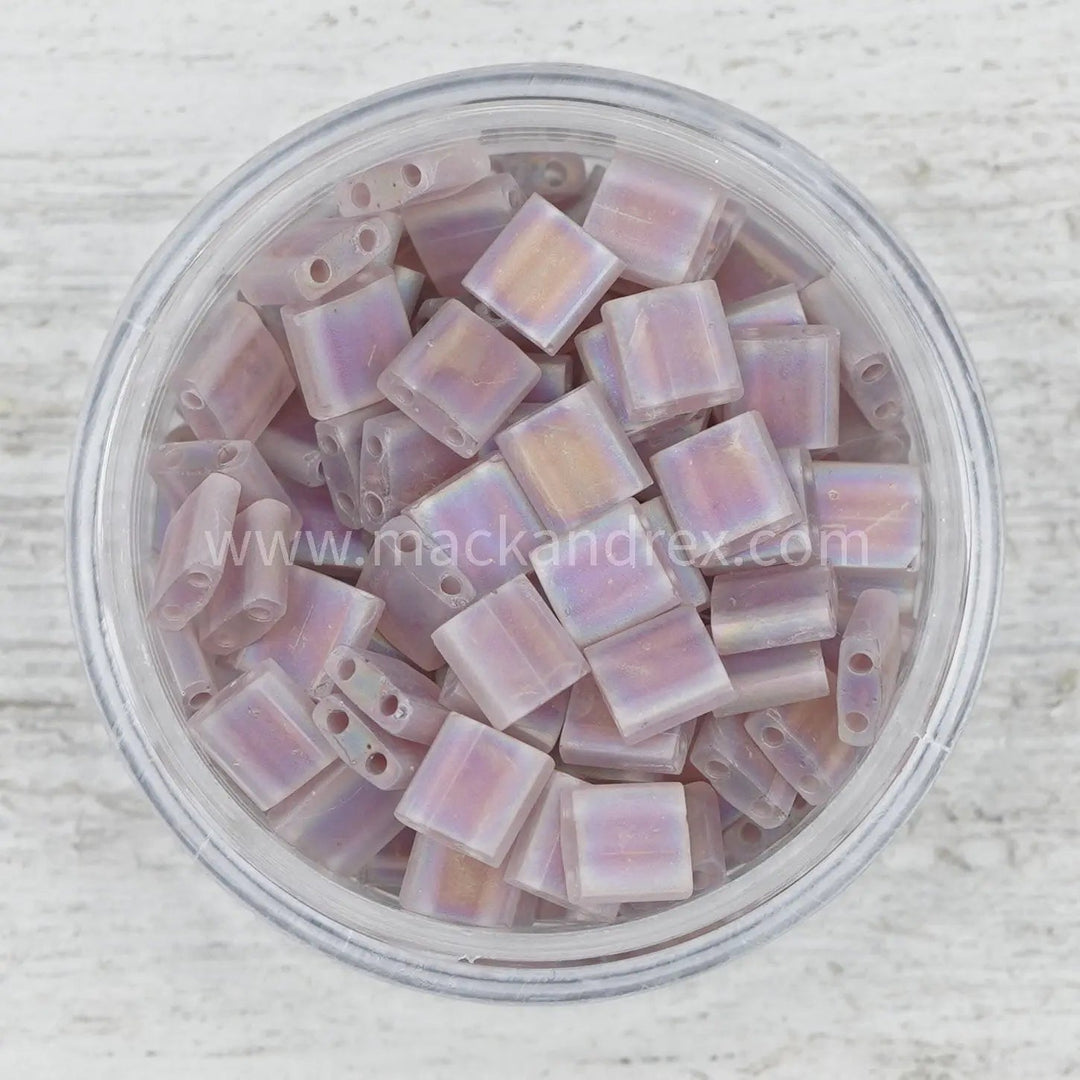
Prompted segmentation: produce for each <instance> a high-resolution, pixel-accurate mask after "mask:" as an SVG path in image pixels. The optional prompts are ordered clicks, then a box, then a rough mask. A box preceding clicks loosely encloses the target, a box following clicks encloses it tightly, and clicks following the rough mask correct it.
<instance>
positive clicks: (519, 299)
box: [462, 195, 623, 355]
mask: <svg viewBox="0 0 1080 1080" xmlns="http://www.w3.org/2000/svg"><path fill="white" fill-rule="evenodd" d="M622 269H623V264H622V262H621V261H620V260H619V259H618V258H616V257H615V256H614V255H613V254H612V253H611V252H610V251H608V250H607V249H606V248H605V247H603V246H602V245H601V244H599V243H597V241H596V240H594V239H593V238H592V237H591V236H589V235H588V234H587V233H586V232H584V231H583V229H582V228H581V226H580V225H578V224H576V223H575V222H573V221H571V220H570V218H568V217H567V216H566V215H565V214H563V213H562V212H561V211H559V210H557V209H556V208H555V207H554V206H552V205H551V203H549V202H546V201H545V200H544V199H542V198H541V197H540V196H539V195H533V196H531V197H530V198H529V199H528V200H526V202H525V205H524V206H522V208H521V209H520V210H519V211H518V212H517V213H516V214H515V215H514V217H513V218H512V219H511V221H510V223H509V224H508V225H507V226H506V227H505V228H504V229H503V230H502V232H501V233H499V235H498V236H497V237H496V239H495V240H494V242H493V243H492V244H491V246H490V247H489V248H488V249H487V250H486V251H485V252H484V253H483V255H481V256H480V258H479V259H478V260H477V261H476V263H475V265H474V266H473V268H472V269H471V270H470V271H469V272H468V273H467V274H466V275H465V279H464V281H463V283H462V284H463V285H464V286H465V288H466V289H467V290H468V291H469V292H470V293H472V294H473V296H475V297H476V298H477V299H478V300H480V301H482V302H483V303H484V304H486V305H487V306H488V307H489V308H490V309H491V310H492V311H495V312H497V313H498V314H499V315H501V316H502V317H503V318H504V319H506V320H507V321H508V322H509V323H510V325H511V326H513V327H514V328H515V329H516V330H518V331H519V332H520V333H522V334H524V335H525V337H527V338H528V339H529V340H530V341H532V342H534V343H535V344H536V345H538V346H539V347H540V348H541V349H543V351H544V352H546V353H547V354H548V355H553V354H555V353H557V352H558V351H559V349H560V348H561V347H562V345H563V344H564V343H565V342H566V341H567V340H568V339H569V338H570V335H571V334H573V332H574V331H575V330H576V329H577V327H578V326H579V325H580V323H581V321H582V320H583V319H584V318H585V316H586V315H587V314H588V313H589V311H590V309H592V308H593V307H594V306H595V305H596V303H597V302H598V301H599V300H600V298H601V297H602V296H603V295H604V293H605V292H607V290H608V287H609V286H610V285H611V284H612V282H614V281H615V279H616V278H617V277H618V276H619V274H620V272H621V271H622Z"/></svg>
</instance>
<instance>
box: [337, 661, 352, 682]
mask: <svg viewBox="0 0 1080 1080" xmlns="http://www.w3.org/2000/svg"><path fill="white" fill-rule="evenodd" d="M337 673H338V678H339V679H340V680H341V681H342V682H348V681H349V680H350V679H351V678H352V677H353V676H354V675H355V674H356V663H355V662H354V661H353V660H350V659H349V658H348V657H346V658H345V659H344V660H339V661H338V666H337Z"/></svg>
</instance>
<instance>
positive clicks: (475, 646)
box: [432, 575, 588, 729]
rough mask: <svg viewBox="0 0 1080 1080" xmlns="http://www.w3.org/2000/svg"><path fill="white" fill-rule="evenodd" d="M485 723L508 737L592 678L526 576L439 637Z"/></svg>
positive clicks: (475, 606) (486, 599) (485, 598)
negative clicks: (515, 727)
mask: <svg viewBox="0 0 1080 1080" xmlns="http://www.w3.org/2000/svg"><path fill="white" fill-rule="evenodd" d="M432 640H433V641H434V643H435V645H436V647H437V648H438V650H439V652H440V653H441V654H442V655H443V656H444V657H445V658H446V661H447V663H448V664H449V665H450V667H451V669H452V670H453V671H454V673H455V674H456V675H457V676H458V678H460V679H461V681H462V683H464V685H465V688H466V689H467V690H468V691H469V693H470V694H471V695H472V697H473V698H474V699H475V701H476V702H477V704H478V705H479V706H480V708H481V709H482V710H483V712H484V715H485V716H486V717H487V718H488V720H489V721H490V722H491V723H492V724H493V725H494V726H495V727H497V728H499V729H503V728H507V727H509V726H510V725H511V724H513V723H515V722H517V721H519V720H521V719H522V718H523V717H524V716H526V715H527V714H528V713H531V712H532V711H533V710H534V709H537V708H539V707H540V706H541V705H543V704H544V702H546V701H550V700H551V699H552V698H553V697H555V695H556V694H560V693H562V691H564V690H566V689H568V688H569V687H570V686H572V685H573V684H574V683H575V682H577V680H578V679H580V678H581V677H582V676H583V675H584V674H585V673H586V671H587V670H588V668H587V666H586V664H585V659H584V657H583V656H582V655H581V651H580V650H579V649H578V647H577V646H576V645H575V644H574V642H573V639H572V638H571V637H570V635H569V634H568V633H567V632H566V630H565V629H564V628H563V627H562V626H561V625H560V624H559V621H558V620H557V619H556V618H555V616H554V615H553V614H552V613H551V609H550V608H549V607H548V606H547V604H545V603H544V601H543V598H542V597H541V596H540V594H539V593H538V592H537V591H536V588H535V587H534V586H533V585H532V584H531V583H530V582H529V579H528V578H527V577H525V576H524V575H521V576H520V577H516V578H513V579H512V580H511V581H508V582H507V583H506V584H505V585H500V586H499V588H497V589H496V590H495V591H494V592H491V593H488V594H487V595H486V596H482V597H481V598H480V599H479V600H477V601H476V602H475V603H474V604H473V605H472V607H470V608H467V609H466V610H465V611H462V612H461V613H460V614H459V615H456V616H455V617H454V618H453V619H451V620H450V621H449V622H447V623H445V624H443V625H442V626H440V627H439V628H438V629H437V630H435V631H434V632H433V633H432Z"/></svg>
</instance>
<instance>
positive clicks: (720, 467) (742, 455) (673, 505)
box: [652, 412, 803, 568]
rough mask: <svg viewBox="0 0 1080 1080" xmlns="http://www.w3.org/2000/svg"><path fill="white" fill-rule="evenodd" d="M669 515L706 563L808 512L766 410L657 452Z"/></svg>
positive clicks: (697, 559)
mask: <svg viewBox="0 0 1080 1080" xmlns="http://www.w3.org/2000/svg"><path fill="white" fill-rule="evenodd" d="M652 468H653V472H654V474H655V476H656V482H657V484H658V485H659V487H660V491H661V493H662V494H663V496H664V501H665V502H666V503H667V506H668V509H669V510H670V511H671V517H672V520H673V521H674V522H675V524H676V525H677V526H678V527H679V529H680V530H682V531H683V532H684V533H686V534H687V542H688V547H689V550H690V553H691V556H692V558H693V561H694V562H695V563H697V564H698V565H699V566H704V567H706V568H707V567H708V566H709V564H710V563H716V562H718V561H719V560H721V559H722V558H723V556H725V555H731V554H733V553H735V552H737V551H741V550H745V548H746V547H747V546H748V545H749V544H750V543H751V542H752V541H753V540H754V538H755V537H756V536H757V535H758V534H760V533H764V532H765V530H770V531H771V532H772V533H774V534H775V533H777V532H780V531H782V530H784V529H788V528H790V527H791V526H792V525H795V524H797V523H798V522H799V521H801V520H802V519H803V513H802V510H801V508H800V507H799V503H798V500H797V499H796V498H795V493H794V491H793V490H792V487H791V483H790V482H789V481H788V478H787V475H786V473H785V472H784V467H783V465H782V464H781V462H780V458H779V456H778V455H777V452H776V448H775V447H774V446H773V443H772V440H771V439H770V438H769V433H768V431H767V430H766V429H765V424H764V422H763V421H762V419H761V415H760V414H759V413H756V412H748V413H743V414H742V415H741V416H735V417H732V419H730V420H725V421H724V422H723V423H722V424H717V425H716V426H715V427H711V428H707V429H706V430H705V431H702V432H701V433H700V434H697V435H693V436H691V437H690V438H689V439H684V440H683V441H682V442H681V443H677V444H676V445H675V446H671V447H668V448H667V449H666V450H661V451H660V453H658V454H654V455H653V457H652Z"/></svg>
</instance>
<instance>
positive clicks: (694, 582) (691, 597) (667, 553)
mask: <svg viewBox="0 0 1080 1080" xmlns="http://www.w3.org/2000/svg"><path fill="white" fill-rule="evenodd" d="M638 512H639V513H640V515H641V520H642V521H644V522H645V527H646V528H647V529H648V530H649V536H650V537H651V538H652V542H653V550H654V551H655V552H656V557H657V559H659V561H660V563H661V564H662V565H663V566H664V567H665V568H666V569H667V572H668V573H669V574H670V575H671V579H672V581H673V582H674V583H675V589H676V591H677V592H678V594H679V602H680V603H683V604H689V605H690V607H692V608H697V609H698V610H699V611H702V610H704V609H705V608H706V607H708V605H709V586H708V583H707V582H706V581H705V575H704V574H703V573H702V572H701V571H700V570H699V569H698V568H697V567H696V566H694V565H693V564H692V563H691V562H690V560H689V558H688V557H687V553H686V550H685V548H684V547H683V546H682V545H681V544H678V543H677V540H678V537H677V536H676V533H675V525H674V523H673V522H672V520H671V515H670V514H669V513H668V510H667V506H666V505H665V503H664V500H663V498H662V497H661V496H659V495H658V496H657V497H656V498H655V499H650V500H649V501H648V502H645V503H642V505H641V508H640V509H639V511H638Z"/></svg>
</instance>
